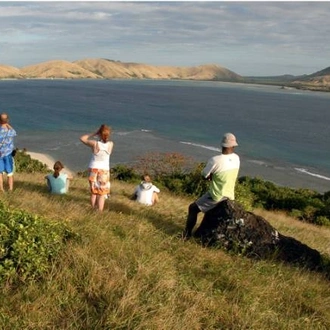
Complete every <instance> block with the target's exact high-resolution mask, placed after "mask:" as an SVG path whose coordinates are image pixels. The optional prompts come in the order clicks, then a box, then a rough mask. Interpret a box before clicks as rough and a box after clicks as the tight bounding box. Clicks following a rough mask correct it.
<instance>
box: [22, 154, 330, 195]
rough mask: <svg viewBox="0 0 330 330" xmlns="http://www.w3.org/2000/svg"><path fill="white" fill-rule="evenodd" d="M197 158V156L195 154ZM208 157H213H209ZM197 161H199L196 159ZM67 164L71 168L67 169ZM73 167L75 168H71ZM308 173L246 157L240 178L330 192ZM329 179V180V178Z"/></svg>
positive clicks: (46, 158) (49, 162) (45, 158)
mask: <svg viewBox="0 0 330 330" xmlns="http://www.w3.org/2000/svg"><path fill="white" fill-rule="evenodd" d="M199 151H200V153H201V155H199V157H197V158H199V159H200V161H202V160H201V159H207V158H208V157H206V155H205V154H204V155H203V156H202V154H203V152H205V153H206V154H207V153H208V152H209V151H208V150H203V149H202V150H199ZM179 152H181V153H182V152H183V150H180V151H179ZM27 154H29V155H30V156H31V158H33V159H36V160H39V161H40V162H42V163H43V164H45V165H46V166H47V167H48V168H49V169H50V170H52V169H53V165H54V163H55V161H56V160H55V158H53V157H52V156H50V155H48V154H46V153H39V152H32V151H27ZM184 154H185V155H188V156H189V155H190V156H192V155H193V153H187V150H186V153H184ZM195 156H196V154H195ZM208 156H211V154H210V155H208ZM59 159H62V160H63V165H64V169H63V172H65V173H67V174H69V175H71V176H75V175H76V173H77V172H78V171H79V170H78V168H76V166H74V164H71V163H70V159H66V157H65V156H64V155H61V156H60V157H59ZM195 161H197V159H195ZM132 162H133V161H132V159H131V160H130V159H126V161H123V160H122V161H120V160H119V161H118V162H112V166H115V165H117V164H126V165H128V164H130V163H132ZM67 164H68V165H69V166H70V167H67ZM71 165H72V166H73V167H71ZM305 172H306V171H302V170H301V171H297V169H296V168H286V167H281V166H274V165H270V164H267V163H265V162H262V161H254V160H251V159H247V158H245V157H244V156H241V169H240V174H239V176H240V177H241V176H249V177H259V178H260V179H263V180H265V181H270V182H273V183H274V184H275V185H277V186H283V187H285V186H286V187H291V188H293V189H312V190H315V191H317V192H319V193H325V192H327V191H329V183H328V182H329V181H328V180H324V178H322V177H315V176H313V175H306V173H305ZM327 179H328V178H327Z"/></svg>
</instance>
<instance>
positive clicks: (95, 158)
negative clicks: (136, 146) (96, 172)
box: [88, 141, 112, 171]
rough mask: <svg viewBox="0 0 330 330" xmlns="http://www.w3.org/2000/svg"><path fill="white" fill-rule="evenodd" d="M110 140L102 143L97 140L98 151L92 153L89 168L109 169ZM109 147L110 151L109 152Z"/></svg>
mask: <svg viewBox="0 0 330 330" xmlns="http://www.w3.org/2000/svg"><path fill="white" fill-rule="evenodd" d="M111 144H112V142H111V141H108V142H106V143H103V142H102V141H97V146H98V148H99V151H98V152H97V153H93V155H92V159H91V160H90V162H89V166H88V167H89V168H97V169H100V170H108V171H109V170H110V154H111V151H112V148H111V147H110V145H111ZM109 149H110V152H109Z"/></svg>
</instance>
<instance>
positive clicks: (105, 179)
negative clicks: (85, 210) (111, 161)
mask: <svg viewBox="0 0 330 330" xmlns="http://www.w3.org/2000/svg"><path fill="white" fill-rule="evenodd" d="M88 171H89V174H88V181H89V183H90V187H91V193H92V194H95V195H108V194H110V172H109V171H108V170H100V169H97V168H90V169H88Z"/></svg>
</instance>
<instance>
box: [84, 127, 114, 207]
mask: <svg viewBox="0 0 330 330" xmlns="http://www.w3.org/2000/svg"><path fill="white" fill-rule="evenodd" d="M110 134H111V128H110V127H109V126H107V125H104V124H103V125H101V127H100V128H99V129H98V130H97V131H96V132H95V133H92V134H85V135H82V136H81V137H80V141H81V142H82V143H84V144H85V145H87V146H88V147H90V148H91V149H92V158H91V160H90V162H89V166H88V181H89V185H90V190H91V199H90V201H91V206H92V208H95V207H97V209H98V210H99V211H103V208H104V201H105V198H106V196H108V194H110V155H111V152H112V149H113V142H112V141H109V138H110ZM95 137H97V138H98V140H95V139H94V138H95Z"/></svg>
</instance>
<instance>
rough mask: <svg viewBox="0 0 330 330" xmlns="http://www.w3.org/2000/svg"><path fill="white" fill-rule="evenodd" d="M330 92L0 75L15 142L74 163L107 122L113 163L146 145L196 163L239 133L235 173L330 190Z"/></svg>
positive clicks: (83, 161)
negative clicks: (84, 138)
mask: <svg viewBox="0 0 330 330" xmlns="http://www.w3.org/2000/svg"><path fill="white" fill-rule="evenodd" d="M329 105H330V94H328V93H322V92H310V91H300V90H295V89H281V88H280V87H279V86H261V85H247V84H232V83H223V82H195V81H155V80H152V81H151V80H129V81H128V80H10V81H9V80H2V81H0V111H1V112H4V111H5V112H7V113H8V114H9V116H10V119H11V124H12V125H13V126H14V128H15V129H16V130H17V132H18V136H17V138H16V146H17V147H18V148H20V149H22V148H26V149H27V150H29V151H34V152H41V153H44V154H47V155H49V156H51V157H52V158H55V159H61V160H62V161H63V162H64V163H65V164H66V166H68V167H69V168H71V169H72V170H74V171H80V170H83V169H85V168H86V166H87V164H88V161H89V157H90V152H89V150H88V148H86V147H85V146H84V145H82V143H81V142H80V141H79V136H80V135H81V134H83V133H87V132H92V131H95V130H96V128H97V127H98V126H99V125H100V124H102V123H107V124H109V125H110V126H111V127H112V129H113V135H112V138H113V140H114V142H115V149H114V152H113V155H112V157H111V162H112V165H115V164H118V163H132V162H134V160H136V157H138V156H139V155H143V154H145V153H146V152H150V151H155V152H180V153H183V154H185V155H187V156H191V157H193V158H194V159H195V160H196V161H206V160H207V159H208V158H209V157H211V156H213V155H215V154H217V153H219V151H220V141H221V137H222V135H223V134H224V133H226V132H232V133H234V134H235V135H236V136H237V139H238V142H239V147H238V148H237V153H238V154H239V155H240V156H241V160H242V167H241V171H240V175H251V176H259V177H261V178H264V179H266V180H270V181H273V182H275V183H277V184H280V185H285V186H292V187H298V188H311V189H316V190H318V191H321V192H324V191H329V190H330V188H329V184H330V162H329V147H328V141H330V130H329V128H328V127H329V124H330V107H329Z"/></svg>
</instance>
